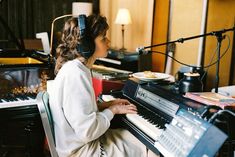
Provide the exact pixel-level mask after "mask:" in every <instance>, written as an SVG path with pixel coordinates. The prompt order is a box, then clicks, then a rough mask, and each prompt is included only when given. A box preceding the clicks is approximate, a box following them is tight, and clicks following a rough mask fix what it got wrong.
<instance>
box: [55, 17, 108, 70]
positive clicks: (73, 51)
mask: <svg viewBox="0 0 235 157" xmlns="http://www.w3.org/2000/svg"><path fill="white" fill-rule="evenodd" d="M108 28H109V26H108V24H107V21H106V18H105V17H103V16H101V15H95V14H93V15H90V16H88V17H87V23H86V33H89V37H91V38H89V39H90V40H93V41H91V42H94V40H95V38H96V37H98V36H100V35H104V34H105V33H106V31H107V30H108ZM79 43H80V34H79V28H78V19H77V18H74V17H73V18H70V19H69V20H68V21H66V22H65V24H64V28H63V31H62V37H61V43H60V44H59V46H58V47H57V49H56V55H57V60H56V65H55V74H57V73H58V71H59V70H60V68H61V67H62V66H63V64H64V63H66V62H67V61H69V60H73V59H75V58H79V57H80V58H81V59H83V60H84V58H83V57H82V55H81V53H80V52H78V51H77V45H78V44H79Z"/></svg>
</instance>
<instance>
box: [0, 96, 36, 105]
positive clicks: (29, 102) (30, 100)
mask: <svg viewBox="0 0 235 157" xmlns="http://www.w3.org/2000/svg"><path fill="white" fill-rule="evenodd" d="M27 98H28V99H27V100H22V99H20V98H19V97H16V99H17V100H14V101H9V102H7V101H5V100H3V99H1V101H2V102H0V108H10V107H20V106H27V105H36V104H37V100H36V98H35V99H33V98H31V97H27Z"/></svg>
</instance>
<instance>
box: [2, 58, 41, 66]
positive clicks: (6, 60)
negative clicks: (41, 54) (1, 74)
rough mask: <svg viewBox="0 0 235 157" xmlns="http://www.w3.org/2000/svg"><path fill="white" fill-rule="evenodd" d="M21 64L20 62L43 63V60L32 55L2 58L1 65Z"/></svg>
mask: <svg viewBox="0 0 235 157" xmlns="http://www.w3.org/2000/svg"><path fill="white" fill-rule="evenodd" d="M1 64H2V65H19V64H24V65H25V64H43V62H41V61H39V60H37V59H34V58H31V57H13V58H12V57H11V58H5V57H4V58H0V65H1Z"/></svg>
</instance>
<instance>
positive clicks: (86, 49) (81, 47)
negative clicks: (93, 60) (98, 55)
mask: <svg viewBox="0 0 235 157" xmlns="http://www.w3.org/2000/svg"><path fill="white" fill-rule="evenodd" d="M78 27H79V34H80V43H79V44H78V45H77V50H78V52H79V53H81V55H82V56H83V57H84V58H89V57H90V56H92V55H93V53H94V52H95V41H94V39H93V38H92V36H91V30H89V28H88V27H87V17H86V15H84V14H82V15H79V16H78Z"/></svg>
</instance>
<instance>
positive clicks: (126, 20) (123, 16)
mask: <svg viewBox="0 0 235 157" xmlns="http://www.w3.org/2000/svg"><path fill="white" fill-rule="evenodd" d="M115 23H116V24H121V26H122V48H121V49H120V50H122V51H124V50H126V49H125V47H124V25H128V24H131V16H130V12H129V10H128V9H125V8H120V9H119V10H118V13H117V17H116V20H115Z"/></svg>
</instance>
